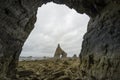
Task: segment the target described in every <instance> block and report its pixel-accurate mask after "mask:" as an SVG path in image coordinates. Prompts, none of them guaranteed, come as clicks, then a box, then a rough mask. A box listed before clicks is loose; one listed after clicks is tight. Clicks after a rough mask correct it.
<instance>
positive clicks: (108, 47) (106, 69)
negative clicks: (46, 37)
mask: <svg viewBox="0 0 120 80" xmlns="http://www.w3.org/2000/svg"><path fill="white" fill-rule="evenodd" d="M80 60H81V65H80V69H81V71H82V72H85V75H83V74H82V77H86V76H87V77H88V78H90V77H91V76H92V78H94V79H96V80H107V79H108V80H119V79H120V76H119V74H120V69H119V68H120V4H119V3H116V2H113V3H111V4H109V5H107V6H106V7H105V8H104V9H103V10H102V11H101V13H100V14H98V15H97V16H96V17H94V18H91V20H90V21H89V24H88V30H87V33H86V34H85V36H84V41H83V45H82V51H81V54H80Z"/></svg>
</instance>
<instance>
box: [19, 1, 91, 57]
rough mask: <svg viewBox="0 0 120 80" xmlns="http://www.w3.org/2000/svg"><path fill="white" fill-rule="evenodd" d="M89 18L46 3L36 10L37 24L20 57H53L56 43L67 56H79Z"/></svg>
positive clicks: (61, 6) (63, 7)
mask: <svg viewBox="0 0 120 80" xmlns="http://www.w3.org/2000/svg"><path fill="white" fill-rule="evenodd" d="M88 21H89V17H88V16H86V15H85V14H78V13H77V12H76V11H75V10H73V9H70V8H68V7H67V6H65V5H57V4H54V3H48V4H46V5H43V6H42V7H40V8H39V9H38V13H37V22H36V24H35V28H34V29H33V31H32V32H31V34H30V36H29V37H28V39H27V41H26V42H25V44H24V46H23V51H22V54H21V56H39V57H43V56H50V57H52V56H53V55H54V52H55V50H56V47H57V45H58V43H60V45H61V48H62V49H63V50H64V51H65V52H67V54H68V56H73V55H74V54H77V55H79V53H80V50H81V44H82V40H83V35H84V34H85V32H86V29H87V24H88Z"/></svg>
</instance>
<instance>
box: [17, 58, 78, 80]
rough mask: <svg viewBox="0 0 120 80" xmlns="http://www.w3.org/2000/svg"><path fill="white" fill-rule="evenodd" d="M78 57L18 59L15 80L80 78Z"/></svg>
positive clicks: (75, 79)
mask: <svg viewBox="0 0 120 80" xmlns="http://www.w3.org/2000/svg"><path fill="white" fill-rule="evenodd" d="M79 63H80V61H79V59H78V58H66V59H47V60H35V61H20V62H19V65H18V68H17V70H18V72H17V80H80V79H79Z"/></svg>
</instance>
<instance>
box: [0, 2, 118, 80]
mask: <svg viewBox="0 0 120 80" xmlns="http://www.w3.org/2000/svg"><path fill="white" fill-rule="evenodd" d="M50 1H53V2H55V3H57V4H65V5H67V6H68V7H69V8H73V9H75V10H76V11H77V12H78V13H82V14H83V13H86V14H87V15H88V16H89V17H90V21H89V24H88V30H87V33H86V34H85V36H84V41H83V45H82V51H81V54H80V61H81V65H80V67H81V70H83V71H84V72H85V73H86V75H87V76H94V77H95V78H96V79H97V80H105V79H109V80H119V79H120V76H119V74H120V69H119V67H120V1H119V0H0V79H1V80H4V79H6V77H14V76H15V72H16V66H17V64H18V58H19V55H20V53H21V50H22V46H23V44H24V42H25V41H26V39H27V37H28V36H29V34H30V32H31V31H32V29H33V28H34V24H35V21H36V14H37V9H38V7H40V6H42V5H43V4H45V3H47V2H50Z"/></svg>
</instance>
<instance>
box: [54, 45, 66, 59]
mask: <svg viewBox="0 0 120 80" xmlns="http://www.w3.org/2000/svg"><path fill="white" fill-rule="evenodd" d="M66 57H67V53H66V52H65V51H64V50H62V48H61V47H60V44H58V47H57V49H56V51H55V55H54V58H66Z"/></svg>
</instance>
